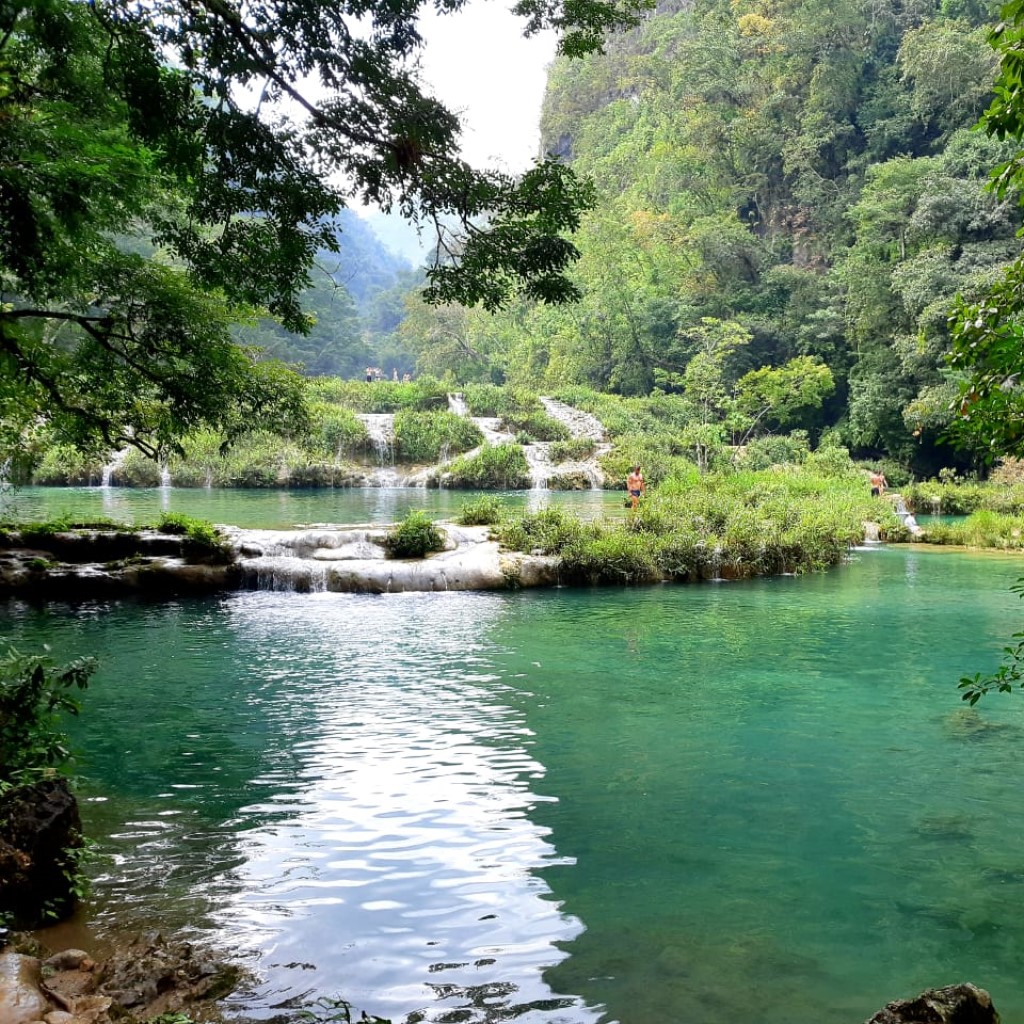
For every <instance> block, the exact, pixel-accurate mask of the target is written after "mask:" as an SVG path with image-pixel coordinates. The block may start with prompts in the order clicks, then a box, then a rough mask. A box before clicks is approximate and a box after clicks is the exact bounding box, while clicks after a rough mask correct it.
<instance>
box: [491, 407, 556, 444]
mask: <svg viewBox="0 0 1024 1024" xmlns="http://www.w3.org/2000/svg"><path fill="white" fill-rule="evenodd" d="M501 421H502V423H503V424H504V426H505V429H506V430H508V432H509V433H511V434H515V435H516V439H517V440H518V439H519V437H520V436H522V437H525V438H527V439H528V441H527V443H529V442H531V441H568V440H569V438H570V437H571V436H572V435H571V434H570V432H569V428H568V427H567V426H566V425H565V424H564V423H560V422H559V421H558V420H556V419H552V417H550V416H549V415H548V414H547V413H546V412H544V410H543V409H536V410H530V411H527V412H521V411H513V412H506V413H503V414H502V417H501Z"/></svg>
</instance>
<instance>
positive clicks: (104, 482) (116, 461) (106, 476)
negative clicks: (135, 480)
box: [100, 448, 131, 487]
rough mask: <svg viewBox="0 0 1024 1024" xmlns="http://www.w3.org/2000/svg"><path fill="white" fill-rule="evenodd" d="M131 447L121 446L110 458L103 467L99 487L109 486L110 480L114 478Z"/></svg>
mask: <svg viewBox="0 0 1024 1024" xmlns="http://www.w3.org/2000/svg"><path fill="white" fill-rule="evenodd" d="M130 451H131V448H122V449H121V450H120V451H119V452H116V453H115V454H114V456H113V457H112V458H111V460H110V461H109V462H108V463H107V464H106V465H105V466H104V467H103V475H102V476H101V477H100V487H110V486H111V481H112V480H113V478H114V474H115V473H116V472H117V471H118V470H119V469H120V468H121V464H122V463H123V462H124V460H125V459H126V458H128V453H129V452H130Z"/></svg>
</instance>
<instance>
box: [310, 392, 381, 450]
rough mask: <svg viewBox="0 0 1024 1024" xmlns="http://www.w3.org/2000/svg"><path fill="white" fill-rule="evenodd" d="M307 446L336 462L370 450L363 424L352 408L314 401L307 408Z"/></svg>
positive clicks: (368, 436)
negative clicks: (308, 419)
mask: <svg viewBox="0 0 1024 1024" xmlns="http://www.w3.org/2000/svg"><path fill="white" fill-rule="evenodd" d="M310 424H311V431H310V436H309V438H308V440H307V446H308V448H309V449H310V450H311V451H313V452H315V453H316V454H318V455H322V456H326V457H327V458H328V459H333V460H335V461H338V460H341V459H344V458H346V457H348V458H351V457H352V456H353V455H356V454H360V455H362V454H365V453H366V452H368V451H370V449H371V447H372V446H371V443H370V435H369V434H368V433H367V431H366V425H365V424H364V423H363V422H362V420H360V419H358V418H357V417H356V414H355V413H354V412H352V410H351V409H345V408H342V407H341V406H337V405H330V404H328V403H327V402H317V403H315V404H314V405H312V407H311V408H310Z"/></svg>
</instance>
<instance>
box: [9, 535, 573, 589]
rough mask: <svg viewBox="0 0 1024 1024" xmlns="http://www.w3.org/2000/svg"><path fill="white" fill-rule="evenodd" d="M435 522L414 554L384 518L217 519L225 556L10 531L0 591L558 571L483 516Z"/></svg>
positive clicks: (429, 583)
mask: <svg viewBox="0 0 1024 1024" xmlns="http://www.w3.org/2000/svg"><path fill="white" fill-rule="evenodd" d="M441 526H442V529H443V531H444V534H445V536H446V547H445V550H444V551H441V552H438V553H437V554H433V555H429V556H428V557H426V558H423V559H394V558H389V557H387V554H386V552H385V549H384V546H383V542H384V539H385V537H386V536H387V528H385V527H374V526H357V527H346V528H336V527H330V526H324V527H316V528H309V529H299V530H244V529H241V528H239V527H233V526H224V527H220V531H221V533H222V535H223V536H224V537H225V539H226V541H227V543H228V545H229V546H230V548H231V550H232V552H233V554H234V557H233V560H231V561H229V562H228V563H227V564H215V563H212V562H210V561H204V560H203V558H202V555H201V554H199V555H197V554H196V553H195V552H194V551H191V552H190V551H189V550H187V547H186V542H184V541H183V540H182V539H181V538H179V537H175V536H168V535H164V534H158V533H155V532H152V531H140V532H137V533H118V532H114V531H110V532H103V531H75V532H68V533H60V534H53V535H48V536H43V537H39V536H26V537H19V536H18V535H17V534H10V535H8V536H7V537H5V538H4V540H3V542H2V545H0V596H21V597H26V598H30V599H36V600H88V599H94V598H107V597H116V596H121V595H133V594H134V595H141V596H150V597H164V596H174V595H181V594H204V593H215V592H218V591H225V590H254V589H267V590H295V591H300V592H308V591H334V592H342V593H372V594H384V593H402V592H410V591H443V590H508V589H517V588H519V587H535V586H547V585H552V584H554V583H557V581H558V572H557V570H558V560H557V559H556V558H552V557H548V556H544V555H530V554H524V553H522V552H506V551H501V550H499V547H498V544H497V542H496V541H492V540H491V539H490V533H489V530H488V528H487V527H485V526H475V527H474V526H457V525H454V524H441Z"/></svg>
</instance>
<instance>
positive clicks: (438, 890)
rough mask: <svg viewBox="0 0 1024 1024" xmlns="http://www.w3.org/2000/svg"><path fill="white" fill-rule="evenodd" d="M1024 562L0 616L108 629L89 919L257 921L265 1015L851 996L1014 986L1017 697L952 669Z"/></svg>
mask: <svg viewBox="0 0 1024 1024" xmlns="http://www.w3.org/2000/svg"><path fill="white" fill-rule="evenodd" d="M911 556H912V557H913V558H914V559H915V564H916V568H915V571H914V575H913V585H912V586H908V566H907V560H908V557H911ZM1019 564H1020V563H1019V561H1018V562H1014V561H1011V560H1008V559H1004V560H1000V559H992V558H971V557H967V556H963V555H935V556H931V555H927V556H926V555H924V554H920V553H917V552H913V553H909V554H908V553H907V552H905V551H887V550H882V551H875V552H869V553H864V554H861V555H859V556H858V560H857V561H855V562H854V563H853V564H851V565H849V566H846V567H844V568H843V569H840V570H838V571H836V572H833V573H829V574H825V575H821V576H815V577H806V578H801V579H774V580H765V581H758V582H751V583H736V584H724V585H722V586H716V587H655V588H647V589H639V590H632V591H622V590H610V589H609V590H596V591H580V590H575V591H574V590H559V591H551V592H544V593H538V592H524V593H519V594H515V595H471V594H434V595H427V594H423V595H395V596H391V597H366V596H362V597H361V596H350V595H333V594H323V595H295V594H273V593H255V594H242V595H235V596H232V597H230V598H227V599H224V600H221V601H201V602H181V603H179V604H176V605H165V606H161V607H160V608H154V607H147V606H141V605H139V606H132V605H128V604H110V605H103V606H95V607H85V608H81V609H77V610H75V611H74V612H61V611H60V610H59V609H56V608H52V609H50V610H49V611H38V610H33V609H28V608H26V607H25V606H9V608H8V610H7V616H8V618H7V622H6V623H5V625H6V626H7V629H6V630H5V632H7V633H8V634H9V635H11V636H17V637H19V638H23V639H24V644H23V645H24V646H30V645H33V644H35V643H36V642H38V641H39V640H41V639H44V638H45V639H47V640H48V641H49V642H51V644H52V645H53V646H54V648H55V653H56V654H57V655H58V656H60V654H61V653H64V652H67V653H71V652H74V653H80V652H83V651H89V650H97V651H101V652H102V656H103V660H104V667H103V670H102V674H101V677H100V678H99V679H98V680H97V682H96V685H95V687H94V690H93V692H92V693H91V694H90V696H89V704H90V708H89V714H87V715H86V716H85V717H84V718H83V719H82V722H81V731H80V732H79V734H78V738H79V741H80V742H81V745H82V746H83V747H84V748H85V749H87V750H89V751H90V757H89V760H88V761H86V762H85V765H84V767H85V769H86V771H87V774H88V776H89V780H90V781H89V789H88V791H87V795H91V796H99V795H102V796H105V797H107V799H106V801H105V802H103V803H95V804H93V803H90V804H88V805H87V817H88V821H89V828H90V830H91V831H92V832H93V834H97V835H106V836H108V838H107V839H106V840H104V843H103V849H104V850H105V851H106V852H108V853H110V854H112V855H113V856H114V858H115V859H114V861H113V862H112V864H111V865H110V866H109V867H108V868H107V869H106V870H105V873H104V875H103V877H102V878H101V879H100V884H99V886H98V906H97V910H98V913H99V920H100V922H101V924H102V922H103V921H104V920H110V919H112V918H113V917H114V915H123V914H124V913H125V909H126V908H127V909H128V910H129V911H131V910H137V911H138V912H140V913H144V914H146V915H148V916H149V917H150V918H152V919H153V920H154V922H155V923H161V921H164V920H171V919H172V918H173V916H174V915H175V914H178V915H179V916H183V917H185V918H186V919H188V920H189V921H190V922H191V923H192V924H193V925H194V926H195V927H196V928H197V929H198V930H200V931H202V932H204V933H205V934H207V935H213V936H215V937H219V938H220V940H221V941H227V942H228V943H230V944H238V945H240V946H241V947H242V948H245V949H248V950H249V951H250V953H251V956H252V958H253V962H254V963H255V964H256V965H257V966H258V967H259V968H260V970H261V971H262V974H263V977H264V985H263V987H262V989H261V990H260V992H259V993H258V1002H259V1005H260V1006H261V1007H262V1008H263V1009H262V1012H263V1013H265V1014H267V1015H270V1014H271V1012H272V1011H271V1009H270V1005H271V1004H275V1003H279V1002H282V1001H285V1000H288V999H293V998H295V997H296V996H298V995H301V994H302V993H307V992H308V993H310V994H312V995H322V994H340V995H344V996H346V997H347V998H349V999H351V1000H353V1002H355V1004H356V1005H357V1006H358V1007H360V1008H365V1009H366V1010H368V1011H370V1012H374V1013H379V1014H382V1015H383V1016H391V1017H393V1018H394V1019H396V1020H398V1019H401V1018H403V1017H405V1016H406V1015H409V1014H412V1015H414V1016H413V1017H412V1018H410V1019H420V1020H435V1021H442V1020H453V1021H454V1020H470V1021H474V1020H479V1021H483V1020H506V1019H510V1018H512V1017H521V1018H522V1019H523V1020H526V1021H531V1022H536V1024H541V1022H544V1024H555V1022H573V1024H575V1022H583V1021H591V1020H593V1021H597V1020H601V1021H605V1022H610V1021H622V1022H624V1024H645V1022H647V1021H655V1020H656V1021H661V1020H665V1021H686V1022H687V1024H732V1022H733V1021H735V1020H745V1019H752V1020H757V1021H760V1022H762V1024H782V1022H785V1024H833V1022H835V1024H838V1022H839V1021H840V1020H842V1021H844V1022H846V1021H849V1020H857V1019H861V1020H863V1019H865V1018H866V1017H867V1016H869V1015H870V1014H871V1013H872V1012H874V1010H876V1009H877V1008H878V1007H880V1006H881V1005H883V1004H884V1003H885V1002H886V1001H888V1000H889V999H892V998H894V997H898V996H901V995H911V994H914V993H916V992H918V991H920V990H921V989H923V988H925V987H928V986H930V985H941V984H947V983H950V982H952V981H957V980H960V979H964V978H970V979H971V980H973V981H975V982H977V983H980V984H984V985H985V986H986V987H988V988H989V989H990V990H991V991H992V993H993V996H994V999H995V1001H996V1005H997V1006H998V1007H999V1008H1000V1010H1001V1012H1002V1013H1003V1014H1004V1016H1005V1017H1006V1019H1014V1018H1015V1017H1018V1016H1021V1014H1022V1013H1024V980H1022V979H1021V977H1020V973H1019V969H1018V963H1019V950H1020V949H1021V948H1022V946H1024V925H1022V923H1021V921H1020V920H1019V915H1017V914H1016V913H1015V908H1016V907H1017V906H1018V905H1019V904H1020V902H1021V901H1022V900H1024V870H1022V865H1024V839H1021V832H1020V830H1019V829H1016V828H1015V827H1014V822H1015V819H1016V816H1017V814H1018V807H1019V796H1018V793H1017V789H1018V788H1019V787H1018V784H1017V782H1016V764H1017V761H1018V760H1019V749H1020V742H1021V737H1022V736H1024V710H1022V708H1021V707H1020V706H1019V705H1018V704H1017V703H1013V702H1009V701H993V702H992V703H990V704H989V705H988V706H985V707H982V708H980V709H976V711H975V712H974V713H970V714H964V713H963V711H962V709H961V705H960V702H959V700H958V694H957V692H956V688H955V681H956V679H957V678H958V677H959V675H961V674H963V673H966V672H970V671H975V670H985V669H986V668H987V667H991V666H994V665H995V664H996V663H997V662H998V660H999V656H1000V647H1001V643H1002V640H1001V638H1003V637H1005V636H1007V635H1009V634H1010V633H1011V632H1012V631H1013V629H1014V628H1016V623H1017V620H1018V616H1019V602H1018V600H1017V598H1016V597H1014V596H1013V595H1012V594H1011V593H1010V590H1009V586H1010V584H1011V583H1012V582H1013V581H1014V580H1015V579H1016V577H1017V576H1018V575H1019ZM584 929H585V930H584ZM304 965H311V966H309V967H306V966H304ZM857 1014H860V1016H859V1017H858V1016H857Z"/></svg>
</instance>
